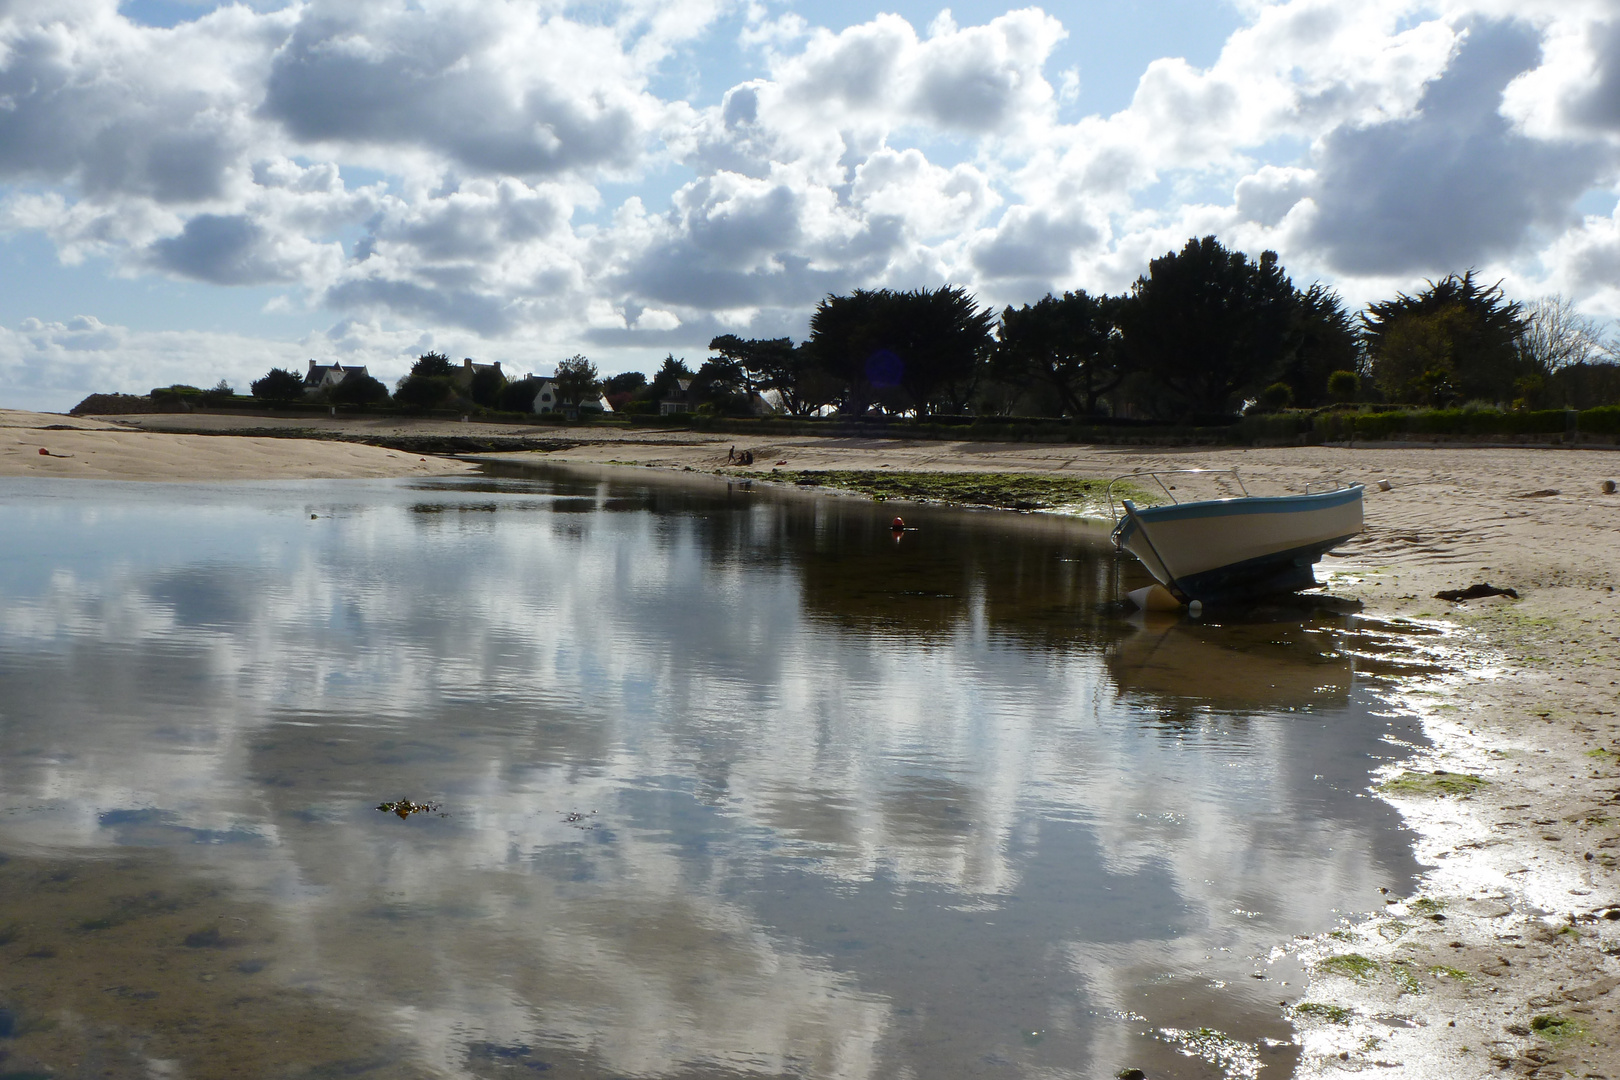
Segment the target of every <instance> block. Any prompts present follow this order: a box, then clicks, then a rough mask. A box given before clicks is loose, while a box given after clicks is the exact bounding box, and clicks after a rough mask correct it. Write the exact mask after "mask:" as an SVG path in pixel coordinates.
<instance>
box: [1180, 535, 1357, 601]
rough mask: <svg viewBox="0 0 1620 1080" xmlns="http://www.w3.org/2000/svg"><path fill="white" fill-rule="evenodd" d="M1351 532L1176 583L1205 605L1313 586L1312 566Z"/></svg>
mask: <svg viewBox="0 0 1620 1080" xmlns="http://www.w3.org/2000/svg"><path fill="white" fill-rule="evenodd" d="M1354 535H1355V534H1354V533H1350V534H1348V535H1345V536H1336V537H1334V538H1333V539H1331V540H1320V541H1317V542H1315V543H1312V544H1306V545H1304V546H1302V547H1297V548H1291V549H1289V550H1288V551H1279V552H1274V553H1272V554H1269V555H1263V556H1261V557H1260V558H1257V559H1248V560H1246V561H1244V562H1240V563H1232V564H1231V565H1229V566H1218V567H1216V568H1215V569H1213V570H1205V571H1203V572H1202V573H1198V574H1189V575H1188V576H1186V577H1181V578H1177V579H1176V581H1175V585H1176V588H1177V590H1178V591H1180V592H1181V593H1182V594H1184V595H1185V596H1186V598H1187V599H1188V600H1197V601H1200V602H1201V603H1203V604H1206V605H1214V604H1229V603H1232V602H1233V601H1237V600H1249V599H1252V598H1254V597H1257V596H1265V595H1268V594H1275V593H1288V592H1298V591H1299V590H1301V589H1312V588H1315V587H1316V586H1317V584H1318V582H1317V580H1316V575H1315V574H1314V573H1313V572H1312V567H1314V566H1315V564H1316V563H1318V562H1320V561H1321V560H1322V556H1323V555H1325V554H1327V552H1328V551H1330V550H1331V549H1333V548H1336V547H1338V546H1339V545H1340V544H1342V543H1344V542H1345V541H1346V540H1348V539H1350V537H1351V536H1354Z"/></svg>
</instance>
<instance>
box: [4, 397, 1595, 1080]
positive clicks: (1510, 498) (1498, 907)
mask: <svg viewBox="0 0 1620 1080" xmlns="http://www.w3.org/2000/svg"><path fill="white" fill-rule="evenodd" d="M121 419H123V420H125V421H128V422H129V424H123V423H114V422H103V421H81V420H75V419H71V418H65V417H56V416H49V417H47V416H42V415H40V414H20V413H15V412H9V413H7V412H0V475H13V476H15V475H42V476H43V475H55V476H72V477H100V478H112V479H130V480H136V479H145V480H187V479H190V480H222V479H248V478H255V477H262V478H280V477H334V478H335V477H345V476H387V475H409V474H412V473H413V472H414V473H421V472H429V471H431V472H439V473H444V472H460V471H465V470H466V469H468V468H469V466H468V465H466V464H464V463H462V462H458V461H454V460H450V459H441V458H434V457H432V456H428V457H426V458H425V460H424V459H423V458H422V457H421V456H420V455H410V454H403V453H399V452H395V451H386V450H379V449H376V448H372V447H366V446H357V445H354V444H345V443H327V442H320V441H316V440H309V439H278V438H260V437H252V438H247V437H240V436H228V435H225V434H223V433H225V432H229V431H232V430H244V429H264V428H277V427H281V428H288V429H293V428H303V429H312V430H313V431H314V432H316V433H321V432H325V431H326V430H327V429H332V430H341V431H345V432H356V431H359V432H364V433H366V434H370V435H394V434H415V435H445V434H450V435H471V436H475V437H494V436H506V437H512V436H523V437H526V438H531V439H551V440H554V441H555V443H556V446H557V449H556V450H553V451H549V452H535V453H524V454H502V455H488V456H487V459H488V460H503V461H520V462H521V461H553V462H573V463H578V464H590V465H604V464H614V465H626V466H629V465H634V466H642V467H654V468H661V469H673V470H690V471H693V472H712V473H718V474H722V475H724V474H728V473H731V474H735V473H740V472H741V471H742V470H739V469H735V468H733V467H730V466H728V465H727V463H726V458H727V451H728V449H730V448H731V447H733V446H735V447H736V448H737V449H739V450H743V449H747V450H751V451H752V452H753V454H754V460H755V464H754V467H753V470H752V472H754V473H756V474H757V473H760V472H765V473H768V472H769V470H770V469H771V468H773V467H780V468H783V469H834V468H837V469H893V470H938V471H972V472H1033V473H1055V474H1061V475H1070V476H1101V477H1111V476H1116V475H1120V474H1123V473H1128V472H1131V471H1135V470H1139V469H1151V468H1191V467H1206V468H1229V467H1233V466H1236V467H1238V468H1240V469H1241V470H1242V472H1243V475H1244V476H1245V478H1247V479H1248V481H1249V484H1250V490H1252V491H1255V492H1257V493H1259V492H1273V491H1285V490H1299V489H1300V487H1301V486H1302V485H1303V484H1304V483H1305V482H1307V481H1315V480H1327V479H1338V480H1347V481H1360V482H1365V483H1369V484H1371V483H1373V482H1376V481H1378V480H1387V481H1389V483H1390V490H1388V491H1377V490H1373V489H1369V492H1368V496H1367V529H1366V531H1365V532H1364V533H1363V534H1362V535H1361V536H1359V537H1358V538H1357V539H1356V540H1355V541H1354V542H1353V543H1351V544H1349V545H1347V546H1346V547H1345V548H1343V549H1341V550H1340V551H1339V552H1336V553H1335V554H1334V555H1333V556H1330V557H1329V558H1328V559H1326V560H1324V562H1323V563H1322V565H1321V567H1320V568H1319V575H1320V576H1322V577H1323V578H1324V579H1325V580H1326V583H1327V585H1328V588H1329V590H1330V591H1331V592H1332V593H1334V594H1335V595H1337V596H1340V597H1345V598H1351V599H1356V600H1360V601H1361V602H1362V603H1363V604H1364V605H1365V612H1366V613H1367V614H1368V615H1372V616H1377V617H1379V618H1381V619H1386V620H1407V621H1408V622H1409V624H1410V625H1412V626H1413V627H1414V629H1415V630H1422V631H1433V630H1438V631H1441V633H1439V634H1433V633H1428V632H1425V633H1413V634H1412V635H1411V636H1410V638H1409V639H1408V640H1406V641H1404V642H1396V643H1395V644H1394V646H1393V648H1395V649H1396V650H1397V651H1399V650H1401V649H1405V650H1407V651H1409V652H1410V653H1411V654H1412V655H1413V656H1414V658H1416V657H1418V656H1419V655H1420V654H1421V656H1422V658H1423V659H1425V660H1429V661H1437V662H1438V664H1439V666H1440V668H1441V669H1442V670H1443V672H1444V673H1443V674H1441V675H1438V676H1437V675H1433V674H1425V673H1422V669H1423V665H1418V664H1414V666H1413V670H1414V672H1415V673H1414V674H1412V675H1411V676H1409V677H1407V678H1405V679H1404V680H1400V681H1397V682H1393V683H1391V684H1390V686H1389V689H1388V694H1389V697H1390V699H1391V701H1392V703H1393V704H1395V705H1397V706H1398V707H1400V708H1403V709H1408V710H1411V711H1412V712H1414V713H1415V714H1417V715H1418V716H1420V717H1421V718H1422V719H1423V721H1424V726H1425V730H1426V733H1427V734H1428V736H1429V738H1430V739H1431V740H1432V741H1433V747H1432V749H1431V750H1429V751H1428V752H1426V753H1425V754H1424V755H1423V757H1422V759H1421V760H1420V761H1418V762H1415V763H1410V764H1409V765H1408V766H1407V769H1408V770H1410V771H1412V772H1414V773H1415V774H1417V775H1415V776H1413V777H1408V778H1407V782H1406V783H1405V784H1404V785H1402V787H1404V788H1405V789H1406V790H1403V791H1400V790H1398V791H1386V792H1384V793H1383V797H1385V798H1389V799H1390V800H1391V801H1393V802H1394V803H1395V804H1396V805H1397V806H1398V807H1399V808H1400V810H1401V811H1402V812H1403V814H1405V815H1406V817H1407V819H1408V820H1409V822H1411V823H1412V824H1413V825H1414V826H1415V827H1416V828H1417V829H1418V831H1419V832H1420V834H1421V840H1420V843H1419V855H1420V858H1421V860H1422V861H1423V862H1424V863H1425V864H1427V865H1430V866H1432V867H1433V869H1432V870H1431V871H1430V872H1429V873H1428V875H1427V876H1426V878H1425V880H1424V883H1423V886H1422V888H1421V889H1420V891H1419V892H1418V893H1417V894H1415V895H1414V896H1410V897H1395V896H1392V897H1390V898H1389V903H1388V906H1387V909H1386V910H1385V911H1383V912H1378V913H1373V914H1371V915H1370V916H1369V917H1366V918H1363V919H1359V920H1355V921H1353V922H1351V923H1347V924H1346V926H1345V927H1343V928H1341V929H1340V930H1339V931H1337V932H1335V933H1333V934H1330V935H1323V936H1322V937H1320V938H1316V939H1313V940H1303V941H1295V942H1279V943H1278V947H1279V949H1280V950H1282V951H1285V952H1292V953H1296V954H1297V955H1298V956H1299V957H1300V958H1301V959H1302V960H1304V961H1305V962H1306V963H1307V964H1310V965H1313V967H1314V975H1313V978H1312V983H1311V990H1310V993H1309V995H1308V1000H1309V1001H1310V1002H1312V1003H1315V1004H1317V1005H1319V1006H1321V1007H1320V1008H1318V1009H1308V1010H1306V1011H1305V1012H1303V1013H1301V1014H1300V1015H1298V1016H1297V1017H1296V1022H1297V1024H1298V1026H1299V1028H1300V1030H1301V1032H1302V1034H1303V1037H1304V1041H1305V1053H1304V1056H1303V1059H1302V1061H1301V1065H1300V1067H1299V1070H1298V1073H1297V1075H1302V1076H1330V1075H1331V1076H1336V1075H1339V1074H1341V1073H1343V1072H1347V1071H1359V1070H1361V1069H1365V1068H1376V1070H1377V1072H1378V1074H1379V1075H1381V1076H1391V1077H1414V1078H1415V1077H1443V1076H1456V1077H1474V1076H1486V1075H1513V1076H1562V1075H1565V1074H1566V1073H1570V1074H1573V1075H1576V1076H1593V1077H1596V1076H1606V1077H1615V1078H1620V1049H1617V1047H1620V1022H1617V1020H1616V1017H1615V1014H1614V1011H1613V1010H1614V1008H1615V1005H1616V1002H1617V1000H1620V994H1616V992H1615V991H1616V988H1617V987H1620V874H1617V872H1616V871H1617V869H1620V863H1617V859H1620V717H1617V713H1620V687H1617V683H1620V599H1617V597H1616V594H1615V591H1614V590H1615V587H1616V585H1617V584H1620V495H1604V494H1602V492H1601V485H1602V482H1603V481H1604V480H1609V479H1620V455H1616V454H1614V453H1610V452H1604V451H1597V450H1567V451H1566V450H1542V449H1506V448H1481V449H1467V448H1458V447H1445V448H1436V447H1362V446H1357V447H1355V448H1343V447H1300V448H1276V449H1237V448H1225V447H1220V448H1213V447H1200V448H1185V449H1181V448H1178V449H1167V448H1141V447H1085V446H1068V445H1055V444H1019V443H952V442H932V441H929V442H923V441H908V440H877V439H855V438H813V437H794V438H784V439H771V440H756V439H747V438H739V437H737V436H734V435H708V434H702V433H693V432H685V431H627V430H613V429H590V428H584V429H582V428H558V427H555V426H535V427H512V426H507V425H481V424H461V423H454V422H445V421H426V422H415V423H413V422H409V421H398V420H394V419H387V420H367V421H359V422H355V421H349V420H341V419H332V420H330V421H329V420H328V419H327V418H313V419H310V418H297V419H284V418H259V417H229V416H212V415H185V416H180V415H154V416H141V417H128V418H121ZM50 424H62V425H68V426H69V427H70V428H71V430H63V431H52V430H43V429H45V428H46V427H47V426H48V425H50ZM133 424H138V425H139V426H140V428H142V429H144V430H135V429H134V427H133V426H130V425H133ZM166 428H167V429H170V430H173V429H175V428H182V429H187V430H193V431H200V430H217V431H220V432H221V433H222V434H221V435H220V436H206V435H176V434H165V433H163V432H164V429H166ZM41 446H43V447H47V448H50V449H51V451H52V454H53V455H54V454H57V453H58V452H60V453H62V454H70V455H72V456H71V457H66V456H64V457H57V456H41V455H39V454H38V447H41ZM778 463H780V464H778ZM366 470H371V471H366ZM1480 582H1489V583H1491V584H1493V585H1496V586H1498V587H1504V588H1512V589H1514V590H1516V591H1517V592H1518V593H1519V594H1520V595H1519V598H1518V599H1516V600H1515V599H1510V598H1506V597H1493V598H1489V599H1483V600H1475V601H1469V602H1465V603H1450V602H1446V601H1442V600H1438V599H1434V593H1436V592H1438V591H1439V590H1441V589H1452V588H1463V587H1466V586H1469V585H1473V584H1476V583H1480ZM1435 770H1440V771H1443V772H1445V773H1450V774H1462V775H1464V776H1471V777H1478V778H1479V779H1480V780H1482V781H1484V782H1483V783H1481V784H1477V785H1475V784H1472V783H1471V782H1467V781H1463V782H1459V783H1457V784H1452V785H1450V786H1453V787H1456V786H1461V787H1465V788H1471V789H1472V790H1471V791H1470V792H1469V793H1466V794H1445V793H1437V792H1435V791H1433V790H1431V789H1433V788H1435V787H1436V786H1437V784H1436V781H1435V779H1434V775H1433V774H1434V771H1435ZM1425 775H1426V776H1427V777H1428V779H1423V777H1424V776H1425ZM1391 779H1395V778H1391ZM1439 779H1441V780H1444V779H1445V778H1444V777H1441V778H1439ZM1611 913H1612V914H1613V916H1614V918H1610V917H1609V916H1610V914H1611Z"/></svg>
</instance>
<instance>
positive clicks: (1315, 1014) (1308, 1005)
mask: <svg viewBox="0 0 1620 1080" xmlns="http://www.w3.org/2000/svg"><path fill="white" fill-rule="evenodd" d="M1292 1011H1293V1013H1294V1015H1295V1016H1308V1017H1311V1018H1313V1019H1316V1020H1321V1021H1323V1022H1325V1023H1329V1024H1348V1023H1349V1022H1350V1018H1351V1017H1352V1016H1354V1015H1355V1014H1354V1013H1352V1012H1351V1011H1350V1010H1349V1009H1347V1008H1345V1007H1344V1006H1343V1005H1329V1004H1327V1003H1326V1002H1322V1001H1302V1002H1300V1003H1299V1004H1298V1005H1295V1006H1294V1007H1293V1010H1292Z"/></svg>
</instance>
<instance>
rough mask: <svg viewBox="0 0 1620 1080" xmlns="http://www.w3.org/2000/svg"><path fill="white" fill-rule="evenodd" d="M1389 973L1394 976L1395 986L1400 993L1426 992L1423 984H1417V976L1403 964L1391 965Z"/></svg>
mask: <svg viewBox="0 0 1620 1080" xmlns="http://www.w3.org/2000/svg"><path fill="white" fill-rule="evenodd" d="M1389 973H1390V974H1391V975H1392V976H1394V978H1395V984H1396V985H1397V986H1399V987H1400V988H1401V993H1403V994H1422V993H1425V992H1426V991H1425V990H1424V988H1423V984H1422V983H1420V982H1418V977H1417V975H1416V974H1415V973H1414V972H1413V971H1412V969H1411V968H1409V967H1407V966H1406V965H1405V964H1404V963H1394V964H1391V965H1390V966H1389Z"/></svg>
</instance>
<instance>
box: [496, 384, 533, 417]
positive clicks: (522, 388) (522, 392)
mask: <svg viewBox="0 0 1620 1080" xmlns="http://www.w3.org/2000/svg"><path fill="white" fill-rule="evenodd" d="M539 393H540V380H539V379H535V378H528V379H518V380H517V381H515V382H509V383H507V384H506V385H505V386H503V387H501V396H500V398H499V399H497V400H496V402H495V404H496V407H497V408H499V409H501V410H502V411H503V412H521V413H526V412H533V411H534V399H535V396H536V395H537V394H539Z"/></svg>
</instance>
